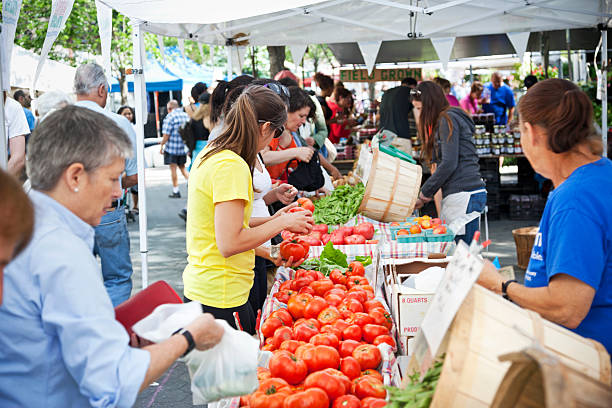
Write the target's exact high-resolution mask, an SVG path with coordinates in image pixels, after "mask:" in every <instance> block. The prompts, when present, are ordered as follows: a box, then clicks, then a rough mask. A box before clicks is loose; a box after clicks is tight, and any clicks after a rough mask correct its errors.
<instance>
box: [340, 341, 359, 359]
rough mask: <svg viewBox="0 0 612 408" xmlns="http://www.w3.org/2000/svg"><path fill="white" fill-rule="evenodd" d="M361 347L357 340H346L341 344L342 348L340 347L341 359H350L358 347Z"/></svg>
mask: <svg viewBox="0 0 612 408" xmlns="http://www.w3.org/2000/svg"><path fill="white" fill-rule="evenodd" d="M359 345H361V343H360V342H358V341H356V340H344V341H341V342H340V347H338V351H339V352H340V356H341V357H349V356H352V355H353V351H355V349H356V348H357V346H359Z"/></svg>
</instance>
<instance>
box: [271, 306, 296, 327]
mask: <svg viewBox="0 0 612 408" xmlns="http://www.w3.org/2000/svg"><path fill="white" fill-rule="evenodd" d="M270 316H275V317H278V318H279V319H281V320H282V321H283V324H284V325H285V326H289V327H291V325H292V324H293V318H292V317H291V313H289V311H288V310H287V309H278V310H276V311H274V312H272V313H271V314H270Z"/></svg>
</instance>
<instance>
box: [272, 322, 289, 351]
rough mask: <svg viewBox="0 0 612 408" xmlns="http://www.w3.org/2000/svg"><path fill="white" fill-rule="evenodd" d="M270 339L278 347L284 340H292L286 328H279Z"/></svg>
mask: <svg viewBox="0 0 612 408" xmlns="http://www.w3.org/2000/svg"><path fill="white" fill-rule="evenodd" d="M272 338H273V339H274V343H275V344H278V346H280V345H281V344H282V343H283V341H285V340H293V332H292V330H291V329H290V328H289V327H287V326H283V327H279V328H278V329H276V331H275V332H274V336H272Z"/></svg>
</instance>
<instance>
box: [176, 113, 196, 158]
mask: <svg viewBox="0 0 612 408" xmlns="http://www.w3.org/2000/svg"><path fill="white" fill-rule="evenodd" d="M179 135H181V139H183V143H185V146H187V148H188V149H189V152H193V151H194V150H195V145H196V141H195V132H194V130H193V119H189V121H187V122H185V124H184V125H183V126H181V128H180V129H179Z"/></svg>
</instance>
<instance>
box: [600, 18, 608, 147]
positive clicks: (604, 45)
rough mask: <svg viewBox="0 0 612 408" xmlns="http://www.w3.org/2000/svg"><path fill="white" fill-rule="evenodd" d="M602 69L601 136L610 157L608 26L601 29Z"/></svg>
mask: <svg viewBox="0 0 612 408" xmlns="http://www.w3.org/2000/svg"><path fill="white" fill-rule="evenodd" d="M601 38H602V41H601V69H602V70H603V83H604V87H603V93H602V97H601V137H602V140H603V157H608V27H604V29H603V30H602V31H601Z"/></svg>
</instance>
